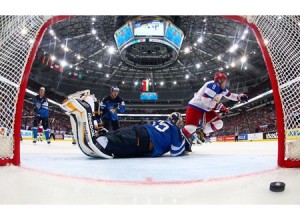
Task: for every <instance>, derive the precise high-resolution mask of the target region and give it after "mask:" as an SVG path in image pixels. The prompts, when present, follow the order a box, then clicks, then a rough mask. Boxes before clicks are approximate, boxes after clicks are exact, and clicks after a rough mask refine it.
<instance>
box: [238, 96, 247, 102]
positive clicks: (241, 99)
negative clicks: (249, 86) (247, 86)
mask: <svg viewBox="0 0 300 220" xmlns="http://www.w3.org/2000/svg"><path fill="white" fill-rule="evenodd" d="M238 101H240V102H241V103H243V102H248V96H247V95H246V94H239V96H238Z"/></svg>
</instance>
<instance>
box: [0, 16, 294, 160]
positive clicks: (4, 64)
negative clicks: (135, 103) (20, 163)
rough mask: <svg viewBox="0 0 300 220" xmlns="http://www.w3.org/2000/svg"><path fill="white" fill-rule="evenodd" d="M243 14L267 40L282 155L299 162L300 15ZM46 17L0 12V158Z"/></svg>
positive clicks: (7, 148)
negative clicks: (278, 100) (281, 118)
mask: <svg viewBox="0 0 300 220" xmlns="http://www.w3.org/2000/svg"><path fill="white" fill-rule="evenodd" d="M246 18H247V20H248V21H249V22H250V23H253V24H254V25H256V27H257V28H258V29H259V31H260V33H261V35H262V37H263V38H264V39H265V40H266V41H267V43H266V45H267V49H268V52H269V55H270V57H271V59H272V63H273V66H274V68H275V73H276V78H277V83H278V86H279V88H280V96H281V101H282V107H283V111H284V123H285V130H286V134H285V137H286V141H287V142H288V144H286V145H285V146H286V149H285V152H286V154H285V159H286V160H293V161H299V166H300V144H299V143H300V141H295V140H297V139H298V137H299V136H300V114H299V112H300V98H299V91H300V68H299V67H300V38H299V33H300V19H299V16H280V17H279V16H247V17H246ZM48 19H49V17H47V16H0V160H1V159H5V158H13V157H14V155H13V148H14V138H13V134H14V131H13V127H14V114H15V111H21V109H16V103H17V98H18V93H19V89H20V88H19V86H20V83H21V79H22V76H23V73H24V68H25V65H26V62H27V60H28V56H29V54H30V51H31V48H32V43H33V41H34V40H35V38H36V35H37V33H38V31H39V30H40V28H41V27H42V25H43V24H44V23H45V22H46V20H48ZM291 141H292V142H291ZM291 143H292V144H291ZM0 162H1V161H0ZM0 164H1V163H0Z"/></svg>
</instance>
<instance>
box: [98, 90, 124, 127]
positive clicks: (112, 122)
mask: <svg viewBox="0 0 300 220" xmlns="http://www.w3.org/2000/svg"><path fill="white" fill-rule="evenodd" d="M119 92H120V89H119V88H118V87H116V86H113V87H112V88H111V93H110V95H109V96H106V97H105V98H103V100H102V101H101V102H100V110H101V111H102V120H103V125H104V127H105V128H106V129H107V130H111V127H112V130H113V131H115V130H117V129H119V128H120V124H119V120H118V113H124V112H125V102H124V100H123V99H122V98H121V97H120V96H119Z"/></svg>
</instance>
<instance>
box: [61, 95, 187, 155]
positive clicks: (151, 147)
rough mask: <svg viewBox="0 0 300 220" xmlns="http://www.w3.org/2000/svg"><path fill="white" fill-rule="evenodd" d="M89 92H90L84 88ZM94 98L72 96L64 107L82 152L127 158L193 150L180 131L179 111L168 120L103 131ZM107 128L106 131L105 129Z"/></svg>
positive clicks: (175, 153)
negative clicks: (95, 108)
mask: <svg viewBox="0 0 300 220" xmlns="http://www.w3.org/2000/svg"><path fill="white" fill-rule="evenodd" d="M84 92H85V93H86V91H84ZM93 103H94V102H93V98H92V97H91V95H90V94H89V91H88V93H86V94H85V95H82V94H80V93H75V94H73V95H70V96H68V100H66V101H65V103H63V104H62V108H63V109H64V110H65V111H66V112H67V114H69V115H70V119H71V125H72V130H73V133H74V137H75V139H76V143H77V144H78V146H79V148H80V149H81V151H82V152H83V153H84V154H86V155H88V156H91V157H102V158H127V157H158V156H162V155H163V154H165V153H167V152H170V155H171V156H180V155H183V154H185V153H186V152H190V151H191V144H190V143H189V142H187V140H186V139H185V138H183V135H182V134H181V132H180V128H182V127H183V121H182V117H181V114H180V113H179V112H173V113H172V114H170V115H169V116H168V117H167V119H166V120H159V121H156V122H154V123H152V124H145V125H134V126H129V127H124V128H120V129H118V130H117V131H114V132H111V133H110V132H107V133H106V132H104V133H101V132H99V133H98V134H97V127H96V124H97V123H96V122H93V121H94V119H93V117H92V112H93V109H94V105H93ZM102 131H103V130H102Z"/></svg>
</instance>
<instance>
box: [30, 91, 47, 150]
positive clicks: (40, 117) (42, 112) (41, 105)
mask: <svg viewBox="0 0 300 220" xmlns="http://www.w3.org/2000/svg"><path fill="white" fill-rule="evenodd" d="M34 112H35V115H34V120H33V127H32V131H33V143H36V141H37V136H38V126H39V124H40V122H42V126H43V128H44V133H45V137H46V140H47V143H48V144H50V129H49V128H48V127H49V125H48V117H49V109H48V99H47V98H46V96H45V88H44V87H41V88H40V90H39V95H37V96H35V97H34Z"/></svg>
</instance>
